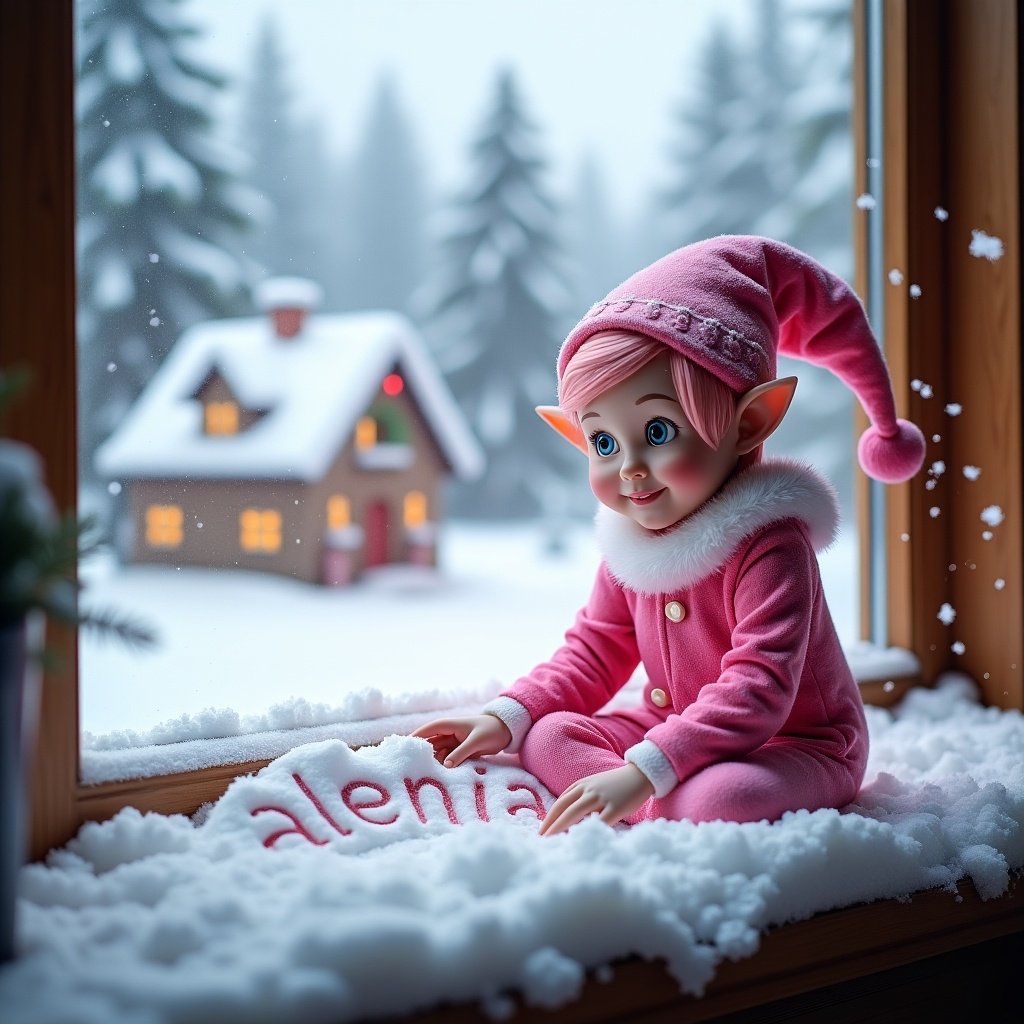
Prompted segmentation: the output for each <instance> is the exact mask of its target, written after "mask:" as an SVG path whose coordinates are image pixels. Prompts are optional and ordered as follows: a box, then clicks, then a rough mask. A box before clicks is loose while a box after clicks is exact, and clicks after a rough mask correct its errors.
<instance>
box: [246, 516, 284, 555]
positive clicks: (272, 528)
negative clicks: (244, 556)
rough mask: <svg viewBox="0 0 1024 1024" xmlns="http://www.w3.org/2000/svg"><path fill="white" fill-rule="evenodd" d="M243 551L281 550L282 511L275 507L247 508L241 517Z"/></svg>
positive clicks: (269, 551)
mask: <svg viewBox="0 0 1024 1024" xmlns="http://www.w3.org/2000/svg"><path fill="white" fill-rule="evenodd" d="M238 521H239V526H240V527H241V532H240V538H239V540H240V543H241V545H242V550H243V551H263V552H267V553H273V552H275V551H280V550H281V513H280V512H278V511H277V509H273V508H247V509H246V510H245V511H244V512H243V513H242V514H241V515H240V516H239V517H238Z"/></svg>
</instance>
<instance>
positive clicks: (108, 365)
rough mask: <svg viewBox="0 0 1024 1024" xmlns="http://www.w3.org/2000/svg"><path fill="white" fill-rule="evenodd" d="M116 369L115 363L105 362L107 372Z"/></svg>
mask: <svg viewBox="0 0 1024 1024" xmlns="http://www.w3.org/2000/svg"><path fill="white" fill-rule="evenodd" d="M116 369H117V363H107V373H113V372H114V371H115V370H116Z"/></svg>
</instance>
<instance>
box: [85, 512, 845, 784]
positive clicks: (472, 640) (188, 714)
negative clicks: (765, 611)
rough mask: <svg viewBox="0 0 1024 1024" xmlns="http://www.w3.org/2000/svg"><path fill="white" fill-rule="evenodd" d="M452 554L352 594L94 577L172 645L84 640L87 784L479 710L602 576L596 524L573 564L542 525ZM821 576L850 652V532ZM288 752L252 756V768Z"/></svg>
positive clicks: (203, 577)
mask: <svg viewBox="0 0 1024 1024" xmlns="http://www.w3.org/2000/svg"><path fill="white" fill-rule="evenodd" d="M441 550H442V557H443V564H442V567H441V570H440V571H439V572H432V571H422V570H419V571H418V570H411V569H393V570H384V571H381V572H379V573H378V574H377V575H375V576H374V577H372V578H370V579H367V580H366V581H364V582H362V583H359V584H358V585H356V586H354V587H352V588H348V589H343V590H331V589H327V588H322V587H314V586H310V585H308V584H305V583H298V582H294V581H291V580H288V579H283V578H280V577H275V576H269V575H261V574H256V573H242V572H227V571H223V572H222V571H215V570H203V569H194V568H193V569H190V568H182V569H181V570H178V571H175V570H174V569H173V568H166V567H158V566H129V567H126V568H123V569H118V568H117V567H116V566H114V565H113V564H110V563H108V564H106V565H103V564H98V565H95V566H92V567H87V591H86V593H87V597H88V600H89V603H91V604H95V605H96V606H110V607H114V608H118V609H121V610H124V611H129V612H131V613H133V614H135V615H137V616H139V617H141V618H144V619H146V620H148V621H149V622H151V623H152V624H153V625H154V626H155V627H156V629H157V630H158V632H159V633H160V636H161V644H160V646H159V648H158V649H157V650H155V651H153V652H148V653H143V654H137V653H132V652H129V651H126V650H125V649H123V648H121V647H119V646H118V645H115V644H111V643H109V642H103V641H99V640H97V639H96V638H95V637H91V636H90V635H89V634H85V635H84V637H83V640H82V645H81V722H82V731H83V761H84V764H85V766H86V777H87V778H91V779H94V780H95V779H98V778H101V777H123V775H124V772H123V770H122V769H120V768H117V767H112V765H113V764H114V762H115V760H116V759H115V758H114V757H113V756H112V752H113V751H116V750H119V749H125V748H130V749H131V748H134V749H138V748H140V747H142V746H145V745H149V744H170V743H174V742H176V741H180V740H197V739H203V740H208V739H211V738H217V737H238V736H247V735H251V734H254V733H268V732H273V731H280V730H289V729H295V728H301V727H318V726H324V725H328V724H331V723H338V722H357V721H363V720H367V719H374V720H379V719H381V718H383V717H386V716H393V715H403V714H409V713H416V712H420V713H422V712H423V711H429V710H433V709H436V708H439V707H450V706H476V705H478V704H479V703H481V702H483V701H484V700H486V699H488V698H489V697H490V696H492V695H493V694H494V693H496V692H497V691H498V689H499V688H500V687H501V686H502V685H504V684H508V683H510V682H512V681H513V680H514V679H516V678H517V677H518V676H520V675H522V674H523V673H524V672H527V671H528V670H529V669H531V668H532V667H533V665H534V664H536V663H537V662H539V661H541V660H543V659H544V658H546V657H548V656H549V655H550V654H551V653H552V652H553V651H554V650H555V648H556V647H557V646H558V645H559V644H560V642H561V639H562V634H563V633H564V631H565V630H566V628H568V626H569V625H570V624H571V623H572V620H573V617H574V615H575V613H576V610H577V609H578V608H579V606H580V605H581V604H582V603H583V602H584V601H585V600H586V597H587V595H588V593H589V591H590V586H591V583H592V580H593V575H594V570H595V568H596V566H597V561H598V556H597V552H596V549H595V548H594V546H593V541H592V539H591V528H590V526H589V524H579V525H577V526H575V527H572V528H571V529H569V531H568V534H567V540H566V547H565V551H564V552H563V553H562V554H551V553H550V552H548V551H546V548H545V543H544V535H543V533H542V531H541V528H540V527H539V526H538V525H537V524H519V525H508V526H501V525H499V526H479V525H469V524H464V523H462V524H454V525H452V526H450V527H449V528H448V529H447V530H446V531H445V534H444V536H443V538H442V549H441ZM822 570H823V576H824V578H825V586H826V591H827V593H828V595H829V603H830V606H831V608H832V611H833V616H834V618H835V619H836V622H837V624H838V626H839V629H840V635H841V636H842V637H843V638H844V640H847V641H849V640H852V639H853V637H854V635H855V631H856V625H855V619H854V616H855V609H856V607H857V568H856V540H855V536H854V534H853V533H852V531H851V532H849V533H846V534H844V535H843V536H842V538H841V539H840V541H839V542H838V543H837V544H836V545H835V547H834V548H832V549H831V550H830V551H829V552H827V553H826V554H825V555H824V556H823V557H822ZM399 724H401V723H399ZM335 734H336V735H337V734H338V733H335ZM341 735H344V736H345V738H346V739H348V740H349V741H350V742H357V741H358V742H367V741H368V740H370V739H371V738H372V739H379V738H380V735H383V733H380V734H379V735H377V736H373V737H371V736H370V735H369V734H366V735H364V734H362V733H359V734H355V733H344V734H341ZM305 738H306V739H319V738H323V736H322V734H311V735H309V736H307V737H305ZM254 742H255V741H253V743H254ZM268 742H269V741H268ZM239 749H242V748H237V745H236V749H235V750H233V751H228V752H227V757H226V758H225V759H226V760H231V759H232V758H234V757H236V756H240V755H239V754H238V750H239ZM284 749H287V746H282V745H281V744H280V743H278V745H277V746H273V745H271V746H270V747H263V748H262V749H257V747H256V746H253V745H252V743H250V746H249V747H245V748H244V750H243V754H251V755H252V756H261V755H262V756H275V755H276V754H278V753H281V752H282V751H283V750H284ZM94 755H95V756H94ZM99 755H104V756H99ZM209 757H210V759H212V760H216V752H215V751H212V750H211V751H210V752H209ZM195 763H196V764H198V763H199V762H195ZM174 767H176V768H179V769H180V768H185V767H188V765H186V764H178V765H175V766H174ZM163 770H171V768H170V767H165V768H164V769H163ZM131 771H132V773H140V772H143V771H144V766H142V765H141V764H138V763H136V764H135V765H134V766H133V768H132V769H131Z"/></svg>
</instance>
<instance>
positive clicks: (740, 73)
mask: <svg viewBox="0 0 1024 1024" xmlns="http://www.w3.org/2000/svg"><path fill="white" fill-rule="evenodd" d="M698 54H699V57H698V60H697V64H696V81H695V82H694V85H693V87H692V91H691V95H690V96H689V97H688V98H687V99H686V100H684V101H682V102H681V103H679V104H678V106H677V108H676V111H675V117H674V120H675V139H674V141H673V143H672V147H671V150H670V154H669V157H670V174H671V184H670V185H669V186H668V187H667V188H666V189H665V190H664V192H663V194H662V196H661V203H660V206H661V207H662V216H663V217H664V218H665V220H666V222H667V223H666V228H665V229H663V233H664V234H665V235H666V239H665V240H666V243H667V244H665V246H664V249H672V248H675V247H677V246H680V245H685V244H686V243H687V242H693V241H697V240H698V239H701V238H707V237H709V236H710V235H718V234H733V233H736V234H749V233H751V232H752V231H753V230H754V228H753V225H754V224H755V222H756V221H757V219H758V218H759V217H760V216H761V214H762V212H763V210H764V201H765V196H766V194H767V193H769V192H770V191H771V190H770V186H769V180H768V174H767V168H766V166H765V164H764V162H763V159H762V154H761V153H760V152H759V151H758V142H759V135H760V133H759V132H757V131H756V130H755V123H754V117H755V112H756V108H753V107H752V106H751V104H750V103H749V98H750V97H749V92H748V89H747V87H746V80H745V70H746V65H745V61H746V54H745V53H744V52H743V50H742V49H741V48H740V47H739V46H738V45H737V44H736V43H735V41H734V40H733V38H732V35H731V32H730V30H729V28H728V27H727V25H726V23H725V22H724V21H718V22H715V23H714V24H713V25H712V27H711V29H710V32H709V36H708V39H707V43H706V45H704V46H701V47H699V48H698ZM666 214H667V217H666V216H665V215H666Z"/></svg>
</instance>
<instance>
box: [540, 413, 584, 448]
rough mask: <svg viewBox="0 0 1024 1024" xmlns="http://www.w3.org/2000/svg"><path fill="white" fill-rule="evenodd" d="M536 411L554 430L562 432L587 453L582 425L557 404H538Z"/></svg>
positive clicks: (567, 438)
mask: <svg viewBox="0 0 1024 1024" xmlns="http://www.w3.org/2000/svg"><path fill="white" fill-rule="evenodd" d="M536 412H537V415H538V416H539V417H540V418H541V419H542V420H543V421H544V422H545V423H546V424H547V425H548V426H549V427H551V429H552V430H554V431H556V432H557V433H559V434H561V435H562V437H564V438H565V439H566V441H568V442H569V444H571V445H572V446H573V447H574V448H578V449H579V450H580V451H581V452H583V454H584V455H586V454H587V439H586V437H585V436H584V435H583V431H582V429H581V428H580V425H579V424H578V423H577V422H576V421H575V420H574V419H573V418H572V417H571V416H567V415H566V414H565V413H564V412H562V410H561V409H560V408H559V407H558V406H557V405H538V406H537V409H536Z"/></svg>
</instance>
